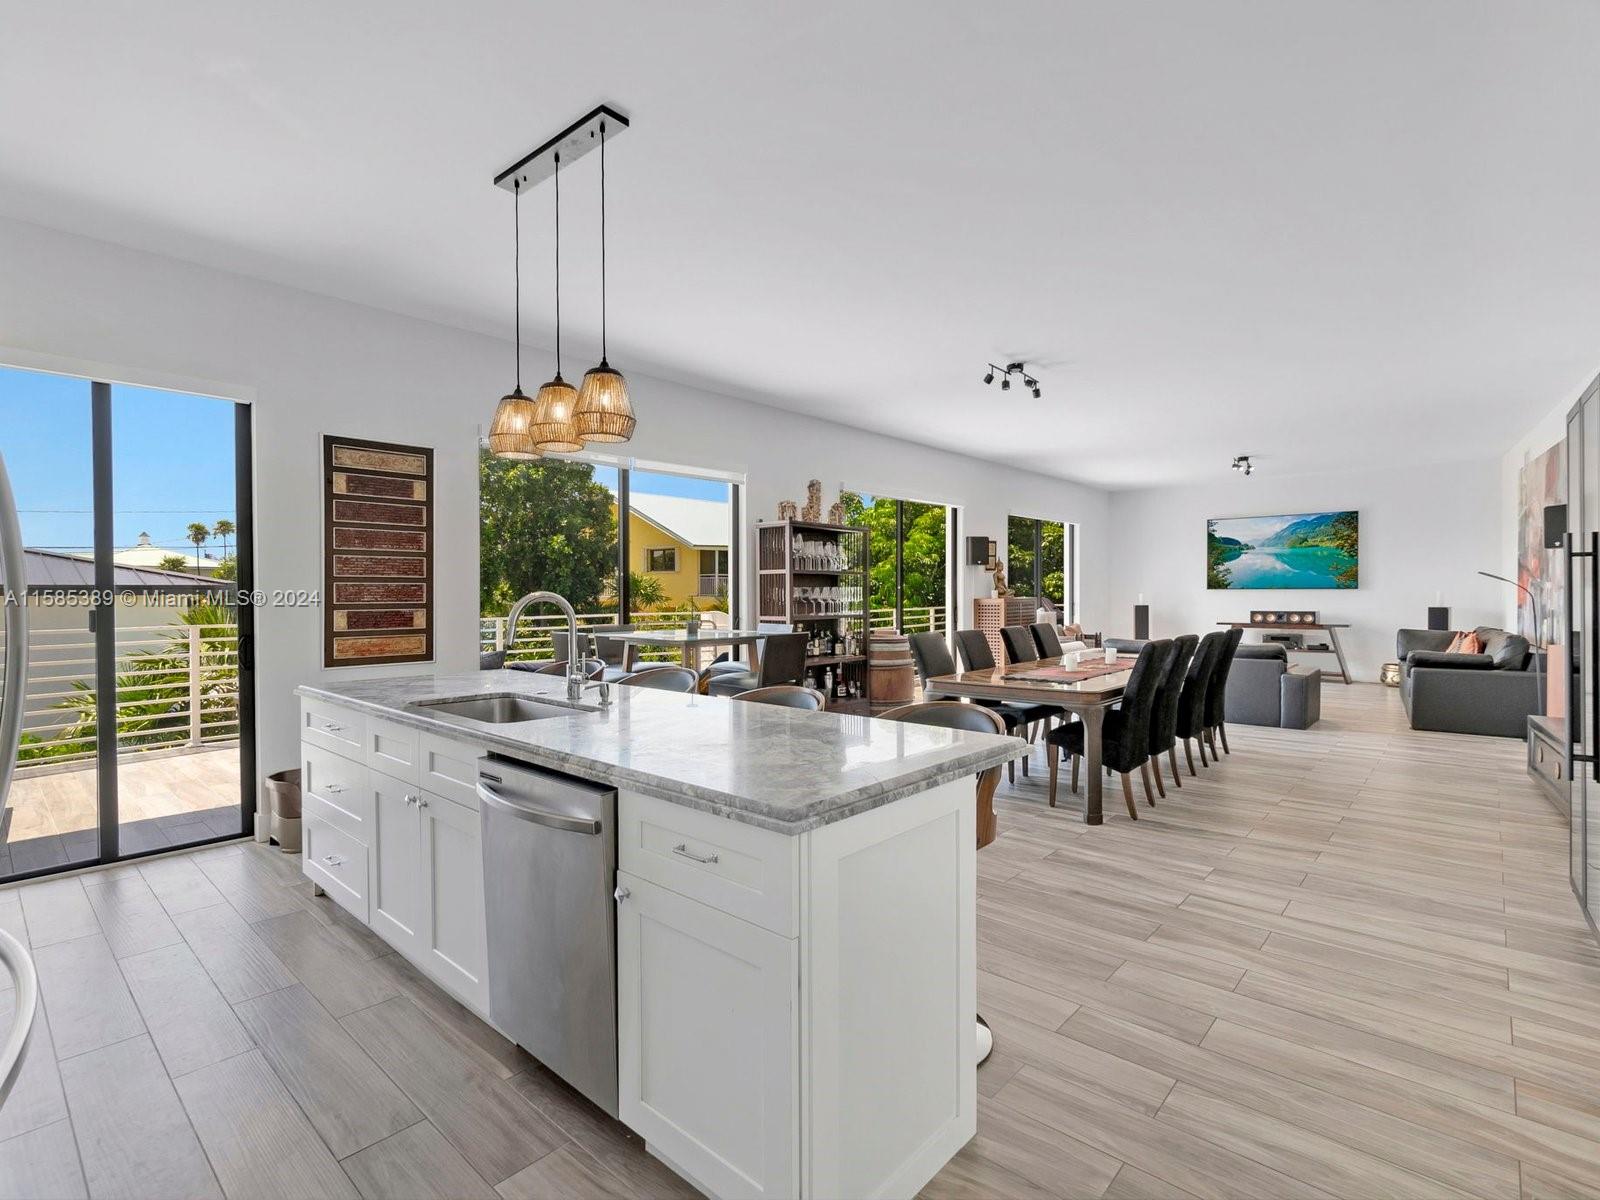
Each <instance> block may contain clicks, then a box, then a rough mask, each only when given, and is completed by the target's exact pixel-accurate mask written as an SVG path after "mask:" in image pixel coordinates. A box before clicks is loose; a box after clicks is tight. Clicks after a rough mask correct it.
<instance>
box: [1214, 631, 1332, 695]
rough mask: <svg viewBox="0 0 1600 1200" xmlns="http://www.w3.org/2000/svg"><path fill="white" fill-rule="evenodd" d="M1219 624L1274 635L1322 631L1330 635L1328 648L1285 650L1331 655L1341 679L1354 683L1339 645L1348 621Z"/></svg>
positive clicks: (1291, 647) (1312, 647) (1296, 652)
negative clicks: (1308, 623)
mask: <svg viewBox="0 0 1600 1200" xmlns="http://www.w3.org/2000/svg"><path fill="white" fill-rule="evenodd" d="M1217 624H1218V625H1222V626H1224V627H1226V628H1228V629H1270V630H1272V631H1273V632H1274V633H1283V632H1284V631H1286V630H1287V631H1288V632H1290V633H1302V632H1304V631H1305V630H1307V629H1320V630H1322V632H1324V633H1326V634H1327V635H1328V644H1327V645H1326V646H1303V647H1293V646H1286V647H1284V648H1285V649H1286V650H1288V651H1289V652H1290V653H1291V654H1331V655H1333V656H1334V658H1336V659H1337V660H1338V662H1339V678H1340V679H1342V680H1344V681H1345V682H1346V683H1351V682H1353V680H1351V678H1350V666H1349V664H1348V663H1346V662H1345V661H1344V648H1343V647H1342V646H1340V645H1339V630H1341V629H1349V628H1350V623H1349V622H1348V621H1345V622H1343V623H1342V624H1338V625H1330V624H1327V623H1317V624H1310V625H1300V624H1293V625H1291V624H1289V623H1288V622H1279V621H1271V622H1265V623H1263V622H1260V621H1218V622H1217ZM1322 673H1323V674H1324V675H1331V674H1333V672H1332V671H1324V672H1322Z"/></svg>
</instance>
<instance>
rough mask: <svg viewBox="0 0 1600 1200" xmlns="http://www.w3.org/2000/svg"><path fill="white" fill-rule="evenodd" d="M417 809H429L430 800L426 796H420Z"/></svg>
mask: <svg viewBox="0 0 1600 1200" xmlns="http://www.w3.org/2000/svg"><path fill="white" fill-rule="evenodd" d="M417 807H418V808H427V807H428V798H427V797H426V796H418V797H417Z"/></svg>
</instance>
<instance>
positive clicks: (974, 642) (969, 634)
mask: <svg viewBox="0 0 1600 1200" xmlns="http://www.w3.org/2000/svg"><path fill="white" fill-rule="evenodd" d="M956 649H957V650H958V651H959V652H960V653H961V666H962V669H963V670H967V671H987V670H988V669H989V668H990V667H992V666H994V665H995V664H994V651H993V650H991V649H990V648H989V639H988V638H987V637H986V636H985V635H984V633H983V630H981V629H958V630H956Z"/></svg>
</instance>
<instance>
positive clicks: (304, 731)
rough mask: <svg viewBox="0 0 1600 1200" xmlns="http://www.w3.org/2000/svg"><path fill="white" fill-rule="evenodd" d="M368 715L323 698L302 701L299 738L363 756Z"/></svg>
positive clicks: (338, 750) (356, 756)
mask: <svg viewBox="0 0 1600 1200" xmlns="http://www.w3.org/2000/svg"><path fill="white" fill-rule="evenodd" d="M366 727H367V722H366V718H365V717H363V716H362V715H361V714H360V713H357V712H351V711H350V710H349V709H347V708H340V707H339V706H338V705H336V704H324V703H323V702H322V701H320V700H301V701H300V740H301V741H302V742H310V743H311V744H312V745H313V746H320V747H322V748H323V749H324V750H332V751H333V752H334V753H335V754H343V755H344V756H345V757H347V758H353V759H356V760H357V761H359V760H360V759H361V758H362V750H363V746H364V738H365V731H366Z"/></svg>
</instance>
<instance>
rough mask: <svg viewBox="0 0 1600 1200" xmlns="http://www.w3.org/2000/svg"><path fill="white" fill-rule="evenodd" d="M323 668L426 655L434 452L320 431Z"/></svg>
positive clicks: (414, 659) (430, 599) (430, 639)
mask: <svg viewBox="0 0 1600 1200" xmlns="http://www.w3.org/2000/svg"><path fill="white" fill-rule="evenodd" d="M322 472H323V505H324V508H325V512H324V528H323V606H322V607H323V612H324V614H325V618H324V624H323V639H322V641H323V650H322V665H323V666H325V667H353V666H370V665H373V664H376V663H404V662H429V661H431V660H432V658H433V451H432V450H428V449H424V448H422V447H420V446H396V445H393V444H391V443H389V442H369V441H362V440H360V439H357V438H340V437H332V436H324V437H323V439H322Z"/></svg>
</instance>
